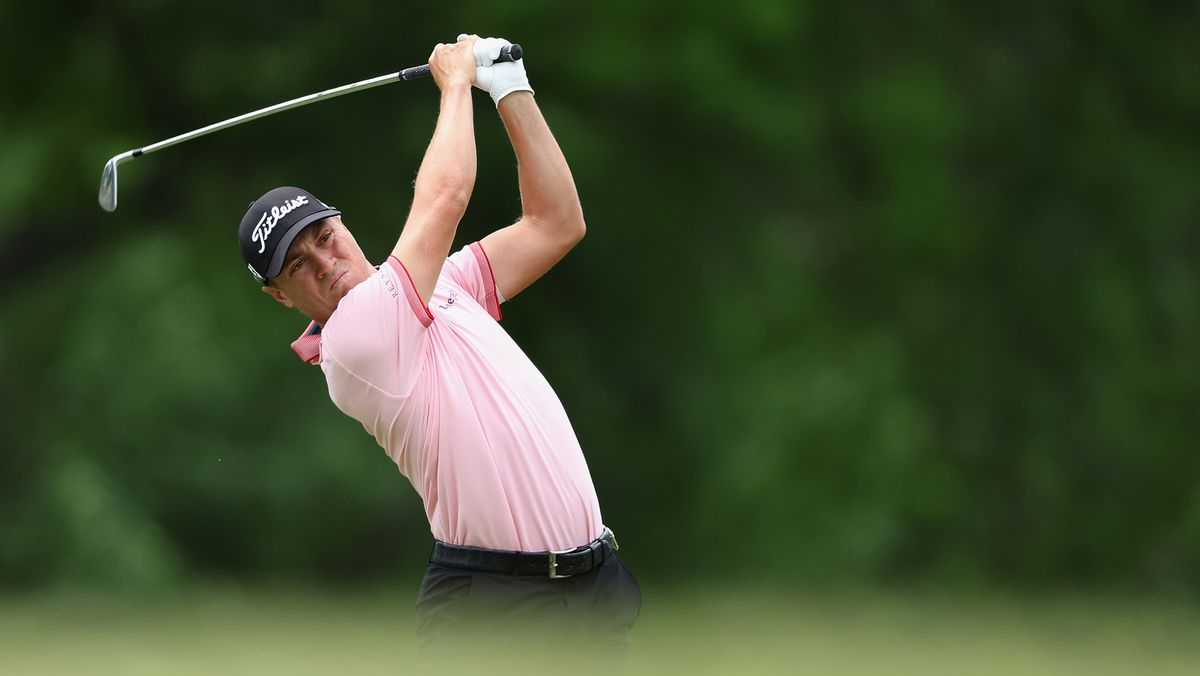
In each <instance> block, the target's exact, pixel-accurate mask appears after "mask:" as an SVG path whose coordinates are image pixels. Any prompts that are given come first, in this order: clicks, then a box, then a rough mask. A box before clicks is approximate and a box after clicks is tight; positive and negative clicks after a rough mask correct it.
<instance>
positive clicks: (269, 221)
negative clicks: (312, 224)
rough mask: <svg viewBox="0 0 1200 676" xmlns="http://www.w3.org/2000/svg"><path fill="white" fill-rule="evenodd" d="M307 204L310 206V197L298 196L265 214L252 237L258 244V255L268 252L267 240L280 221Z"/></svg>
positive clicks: (255, 227) (251, 239) (259, 220)
mask: <svg viewBox="0 0 1200 676" xmlns="http://www.w3.org/2000/svg"><path fill="white" fill-rule="evenodd" d="M305 204H308V197H307V196H306V195H297V196H296V199H291V200H288V201H286V202H284V203H283V204H281V205H276V206H273V207H271V211H269V212H266V211H264V212H263V215H262V218H260V219H258V225H255V226H254V233H253V234H252V235H251V236H250V241H252V242H258V253H262V252H264V251H266V250H267V238H268V237H270V236H271V231H272V230H274V229H275V224H277V223H279V219H281V218H283V217H284V216H286V215H288V214H289V213H291V212H292V210H293V209H295V208H297V207H300V206H303V205H305Z"/></svg>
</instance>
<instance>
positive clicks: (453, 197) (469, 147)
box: [393, 83, 476, 302]
mask: <svg viewBox="0 0 1200 676" xmlns="http://www.w3.org/2000/svg"><path fill="white" fill-rule="evenodd" d="M475 171H476V157H475V127H474V118H473V113H472V109H471V87H470V83H466V84H462V85H455V86H448V87H446V88H445V89H443V90H442V95H441V110H440V112H439V114H438V121H437V126H436V127H435V129H434V132H433V139H432V140H431V141H430V142H429V148H428V149H427V150H426V151H425V157H424V159H422V160H421V168H420V170H419V171H418V172H417V179H416V182H415V183H414V186H413V203H412V209H411V210H410V211H409V214H408V220H407V221H406V222H405V224H404V230H403V231H402V232H401V233H400V239H399V241H398V242H397V243H396V248H395V249H394V250H393V254H395V256H396V257H397V258H399V259H400V261H401V262H402V263H404V265H405V267H406V268H407V269H408V271H409V274H410V275H411V276H412V278H413V282H414V284H416V287H417V291H418V293H419V294H420V296H421V298H422V300H424V301H426V302H428V300H429V297H430V295H431V294H432V293H433V287H434V286H435V285H436V283H437V277H438V274H439V272H440V270H441V266H442V263H443V262H444V261H445V259H446V256H447V255H448V254H449V253H450V246H451V245H452V244H453V242H454V233H455V231H456V230H457V229H458V223H459V221H460V220H461V219H462V216H463V213H464V212H465V211H466V208H467V202H468V201H469V200H470V198H471V191H472V190H473V189H474V187H475Z"/></svg>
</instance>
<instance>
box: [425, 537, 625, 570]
mask: <svg viewBox="0 0 1200 676" xmlns="http://www.w3.org/2000/svg"><path fill="white" fill-rule="evenodd" d="M617 549H619V547H618V545H617V538H616V536H615V535H613V532H612V531H611V530H609V529H608V528H605V529H604V533H603V534H602V535H600V537H598V538H596V539H595V540H592V541H591V542H589V543H587V544H586V545H582V546H580V547H576V548H574V549H566V550H563V551H559V552H506V551H502V550H497V549H484V548H482V547H464V546H462V545H451V544H446V543H445V542H441V541H437V540H435V541H434V543H433V553H432V554H430V556H429V561H430V563H436V564H440V565H443V566H450V567H453V568H465V569H467V570H477V571H481V572H485V573H503V574H506V575H537V576H542V577H549V578H564V577H571V576H572V575H582V574H584V573H586V572H588V571H590V570H592V569H593V568H596V567H598V566H599V565H600V564H602V563H604V561H605V560H606V559H608V557H610V556H612V555H613V553H614V552H616V551H617Z"/></svg>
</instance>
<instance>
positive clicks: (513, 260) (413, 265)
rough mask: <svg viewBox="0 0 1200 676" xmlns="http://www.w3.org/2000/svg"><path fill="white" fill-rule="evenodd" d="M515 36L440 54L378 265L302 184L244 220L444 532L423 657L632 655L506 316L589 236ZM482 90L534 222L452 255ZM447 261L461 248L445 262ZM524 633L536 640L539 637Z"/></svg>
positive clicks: (347, 406) (575, 467) (367, 421)
mask: <svg viewBox="0 0 1200 676" xmlns="http://www.w3.org/2000/svg"><path fill="white" fill-rule="evenodd" d="M508 44H509V42H508V41H507V40H502V39H497V38H486V39H479V38H478V37H477V36H465V35H463V36H459V39H458V42H457V43H456V44H438V45H437V46H436V47H435V48H434V50H433V53H432V54H431V55H430V57H429V67H430V70H431V71H432V75H433V78H434V80H435V81H436V83H437V86H438V89H439V90H440V91H441V108H440V112H439V115H438V120H437V126H436V128H435V130H434V133H433V139H432V140H431V141H430V143H429V148H428V150H427V151H426V153H425V157H424V159H423V160H422V162H421V167H420V171H419V172H418V174H417V179H416V182H415V187H414V194H413V201H412V208H411V211H410V212H409V214H408V220H407V221H406V222H405V224H404V229H403V231H402V232H401V233H400V237H399V240H398V241H397V242H396V246H395V248H394V249H393V250H392V252H391V256H389V257H388V259H387V260H386V262H384V263H383V264H382V265H380V266H378V268H377V267H376V266H374V265H372V264H371V263H370V262H368V260H367V258H366V256H365V255H364V254H363V252H362V250H361V249H360V248H359V246H358V244H357V243H356V242H355V239H354V236H353V235H351V233H350V231H349V230H348V229H347V227H346V224H345V223H343V221H342V217H341V212H340V211H338V210H337V209H335V208H334V207H331V206H329V205H327V204H325V203H324V202H322V201H320V200H319V199H317V198H316V197H315V196H313V195H312V194H311V193H309V192H306V191H304V190H301V189H298V188H293V187H280V188H275V189H274V190H271V191H269V192H267V193H266V194H265V195H263V196H262V197H260V198H259V199H258V200H256V201H255V202H254V203H252V204H251V205H250V209H249V211H247V212H246V215H245V216H244V217H243V218H242V222H241V225H240V227H239V228H238V239H239V241H240V245H241V250H242V256H243V258H244V259H245V262H246V264H247V266H249V268H250V272H251V273H252V274H253V275H254V277H255V278H256V279H257V280H258V281H259V282H260V283H261V284H262V290H263V292H264V293H266V294H268V295H269V296H271V297H272V298H274V299H275V300H277V301H279V302H280V303H282V304H284V305H286V306H287V307H289V308H296V309H297V310H299V311H301V312H303V313H304V314H305V315H307V316H308V317H309V319H311V320H312V323H311V324H310V325H309V327H308V329H307V330H306V331H305V332H304V335H302V336H301V337H300V338H298V339H297V340H296V341H295V342H294V343H293V344H292V348H293V349H294V350H295V351H296V352H297V353H298V354H299V355H300V357H301V358H302V359H304V360H305V361H307V362H309V363H313V364H319V365H320V367H321V370H322V371H323V372H324V374H325V380H326V383H327V385H328V387H329V396H330V398H331V399H332V400H333V402H334V404H336V405H337V407H338V408H340V409H341V410H342V411H343V412H345V413H346V414H347V415H349V416H352V417H353V418H355V419H357V420H358V421H359V422H361V423H362V424H363V427H365V428H366V430H367V431H368V432H370V433H371V434H373V435H374V436H375V439H376V441H378V442H379V445H380V446H382V447H383V448H384V449H385V450H386V451H387V453H388V455H389V456H390V457H391V458H392V460H393V461H395V463H396V465H397V466H398V467H399V468H400V472H401V473H402V474H404V476H406V477H408V479H409V480H410V481H411V482H412V485H413V487H414V488H415V489H416V491H417V492H418V493H419V494H420V496H421V499H422V501H423V502H424V505H425V514H426V516H427V517H428V519H429V527H430V530H431V531H432V533H433V536H434V538H435V543H434V549H433V553H432V556H431V559H430V563H429V567H428V569H427V571H426V574H425V578H424V580H423V582H422V585H421V591H420V595H419V597H418V601H417V634H418V643H419V645H420V647H421V649H422V651H423V652H425V653H427V654H428V653H429V652H431V651H433V652H438V651H440V650H441V649H446V650H457V649H459V648H461V647H462V646H464V645H478V639H480V638H483V639H484V640H489V639H490V640H492V643H493V644H506V645H515V644H520V641H517V640H516V639H518V638H521V637H520V636H519V634H520V632H521V631H522V629H528V628H530V627H532V626H536V627H537V629H536V630H534V631H532V632H530V633H531V634H532V635H533V640H537V638H536V637H538V636H540V637H541V639H543V640H544V639H546V634H545V633H544V632H545V631H546V630H547V629H549V630H551V631H553V632H557V634H551V636H552V637H555V636H557V637H558V638H563V639H565V640H573V639H582V640H584V641H585V642H586V643H588V644H590V645H592V646H599V647H603V648H608V649H611V651H612V652H615V653H623V652H624V651H625V649H626V648H627V646H628V644H629V641H630V636H631V633H632V628H633V624H634V621H635V619H636V617H637V615H638V612H639V610H640V607H641V592H640V590H639V588H638V585H637V582H636V580H635V579H634V577H633V575H632V574H631V573H630V572H629V570H628V569H627V568H626V567H625V566H624V564H623V563H622V562H621V561H620V560H619V559H618V558H617V556H616V553H615V552H616V549H617V542H616V539H615V538H614V536H613V534H612V532H611V531H610V530H608V529H607V528H606V527H605V526H604V525H603V524H602V523H601V520H600V506H599V502H598V500H597V498H596V491H595V489H594V488H593V486H592V480H591V476H590V475H589V473H588V467H587V463H586V461H585V460H584V456H583V452H582V450H581V449H580V447H579V442H578V441H577V440H576V438H575V433H574V431H573V430H572V428H571V423H570V421H568V419H567V415H566V412H565V411H564V410H563V406H562V404H561V403H560V402H559V400H558V397H557V396H556V395H555V393H554V390H552V389H551V387H550V385H549V384H548V383H547V382H546V380H545V378H544V377H543V376H542V374H541V373H540V372H538V370H537V368H535V367H534V365H533V364H532V363H531V362H530V361H529V358H528V357H526V356H525V354H524V353H523V352H522V351H521V349H520V348H519V347H518V346H517V345H516V343H514V342H513V340H512V338H510V337H509V336H508V334H507V333H506V332H505V331H504V329H502V328H501V327H500V325H499V324H498V323H497V322H498V320H499V319H500V317H501V313H500V305H501V303H503V302H505V301H506V300H510V299H512V298H514V297H516V296H517V294H519V293H521V291H522V290H524V289H525V288H526V287H527V286H529V285H530V284H531V283H533V282H534V281H535V280H536V279H538V278H539V277H541V276H542V275H543V274H545V273H546V271H548V270H549V269H550V268H551V267H552V266H553V265H554V264H555V263H557V262H558V261H559V260H560V259H561V258H562V257H563V256H564V255H566V253H567V252H568V251H570V250H571V248H572V247H574V246H575V244H576V243H578V242H579V241H580V239H581V238H582V237H583V234H584V220H583V212H582V209H581V207H580V204H579V197H578V195H577V194H576V191H575V185H574V182H573V179H572V178H571V171H570V169H569V168H568V167H567V162H566V160H565V159H564V157H563V155H562V151H561V150H560V149H559V147H558V144H557V142H556V141H555V140H554V137H553V136H552V135H551V133H550V129H549V127H548V126H547V125H546V122H545V120H544V119H543V118H542V115H541V112H540V111H539V109H538V105H537V103H536V102H535V100H534V97H533V89H532V88H530V86H529V80H528V78H527V77H526V74H525V66H524V63H523V62H522V61H515V62H508V63H493V60H494V59H495V58H496V57H497V56H498V55H499V53H500V49H501V48H502V47H504V46H505V45H508ZM472 85H474V86H475V87H478V88H479V89H482V90H483V91H485V92H488V93H489V94H490V95H491V97H492V99H493V100H494V101H495V102H496V108H497V110H498V111H499V113H500V117H501V119H502V120H503V122H504V126H505V128H506V129H507V131H508V136H509V138H510V140H511V141H512V146H513V149H514V150H515V152H516V156H517V161H518V165H519V169H518V177H519V182H520V191H521V205H522V214H521V218H520V220H518V221H517V222H516V223H514V224H512V225H509V226H507V227H503V228H500V229H499V230H496V231H495V232H493V233H491V234H489V235H487V236H486V237H484V238H483V239H482V240H480V241H478V242H475V243H472V244H470V245H469V246H466V247H464V248H462V249H460V250H459V251H457V252H455V253H454V254H453V255H449V254H450V248H451V244H452V243H453V241H454V233H455V230H456V228H457V227H458V223H459V220H460V219H461V218H462V216H463V212H464V211H465V210H466V208H467V202H468V201H469V200H470V197H471V190H472V188H473V186H474V183H475V172H476V160H475V137H474V122H473V119H472V107H471V87H472ZM448 255H449V256H448ZM526 638H531V637H526Z"/></svg>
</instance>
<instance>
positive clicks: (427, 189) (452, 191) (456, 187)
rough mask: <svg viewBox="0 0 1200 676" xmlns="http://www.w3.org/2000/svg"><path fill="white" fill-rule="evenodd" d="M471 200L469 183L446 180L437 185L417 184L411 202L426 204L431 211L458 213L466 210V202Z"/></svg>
mask: <svg viewBox="0 0 1200 676" xmlns="http://www.w3.org/2000/svg"><path fill="white" fill-rule="evenodd" d="M470 201H471V184H470V183H466V182H455V181H447V182H445V183H442V184H440V185H437V186H417V189H416V191H415V195H414V199H413V203H414V204H427V205H430V206H431V207H432V211H435V212H437V213H442V214H459V215H460V216H461V215H462V214H463V213H465V212H466V210H467V204H468V203H469V202H470Z"/></svg>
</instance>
